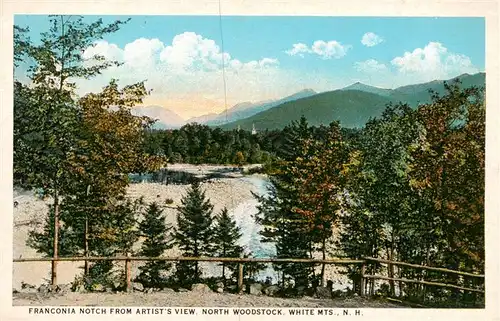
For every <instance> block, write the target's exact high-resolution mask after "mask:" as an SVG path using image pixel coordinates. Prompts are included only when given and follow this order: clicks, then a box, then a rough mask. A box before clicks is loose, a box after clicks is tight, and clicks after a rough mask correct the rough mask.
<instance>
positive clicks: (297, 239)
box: [255, 117, 313, 285]
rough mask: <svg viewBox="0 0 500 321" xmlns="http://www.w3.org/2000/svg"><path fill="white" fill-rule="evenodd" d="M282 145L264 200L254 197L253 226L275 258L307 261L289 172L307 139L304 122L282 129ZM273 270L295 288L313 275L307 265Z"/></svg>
mask: <svg viewBox="0 0 500 321" xmlns="http://www.w3.org/2000/svg"><path fill="white" fill-rule="evenodd" d="M284 136H285V141H286V145H285V146H282V148H281V151H280V155H281V159H280V160H279V161H278V162H277V164H276V165H275V170H274V172H273V173H272V175H271V177H270V181H271V183H272V185H271V187H270V189H269V191H268V196H258V195H256V198H257V199H258V200H259V203H260V205H259V206H258V209H259V213H258V214H257V215H256V217H255V219H256V222H257V223H258V224H260V225H262V226H263V229H262V231H261V235H262V236H263V241H264V242H274V243H275V244H276V253H277V257H278V258H290V257H293V258H310V257H311V256H312V251H313V246H312V245H313V244H312V239H311V238H310V236H309V235H308V234H307V220H306V219H305V218H304V217H302V216H301V215H299V214H298V213H296V212H295V211H294V210H293V209H294V208H295V207H296V206H297V202H298V201H299V194H298V190H297V188H296V186H294V180H295V177H294V173H292V169H293V166H294V163H295V162H296V160H297V158H299V157H303V156H304V155H303V152H304V150H305V149H304V148H303V146H304V144H305V142H306V141H307V140H308V139H310V138H311V130H310V127H309V126H308V124H307V120H306V119H305V118H304V117H302V118H301V120H300V122H293V123H292V124H291V125H290V126H288V127H287V128H285V130H284ZM273 266H274V269H275V270H278V271H281V272H282V273H283V278H282V282H283V283H285V282H286V281H288V280H290V279H292V280H293V281H294V283H295V284H296V285H299V284H305V283H308V281H309V277H310V276H311V274H312V273H313V269H312V267H311V265H310V264H295V265H291V264H281V263H280V264H273Z"/></svg>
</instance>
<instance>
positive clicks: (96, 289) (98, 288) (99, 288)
mask: <svg viewBox="0 0 500 321" xmlns="http://www.w3.org/2000/svg"><path fill="white" fill-rule="evenodd" d="M105 290H106V289H105V288H104V285H102V284H100V283H96V284H94V285H92V291H94V292H104V291H105Z"/></svg>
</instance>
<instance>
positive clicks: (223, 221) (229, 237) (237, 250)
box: [214, 208, 243, 281]
mask: <svg viewBox="0 0 500 321" xmlns="http://www.w3.org/2000/svg"><path fill="white" fill-rule="evenodd" d="M241 235H242V234H241V232H240V229H239V227H238V226H237V225H236V222H235V221H234V220H233V219H232V218H231V217H230V216H229V214H228V213H227V209H226V208H224V209H223V210H222V211H221V213H220V214H218V215H217V216H216V218H215V227H214V244H215V248H214V250H215V252H214V253H215V255H216V256H218V257H240V255H241V254H242V253H243V248H242V247H241V246H239V245H238V244H237V242H238V239H239V238H240V237H241ZM221 265H222V279H223V280H224V281H225V280H226V274H225V272H226V267H227V268H228V269H230V270H231V271H234V270H235V269H236V267H237V264H235V263H227V262H222V264H221Z"/></svg>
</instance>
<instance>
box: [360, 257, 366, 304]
mask: <svg viewBox="0 0 500 321" xmlns="http://www.w3.org/2000/svg"><path fill="white" fill-rule="evenodd" d="M365 272H366V261H365V262H363V263H362V264H361V282H360V283H361V284H360V289H359V295H360V296H364V295H365V287H366V286H365V284H366V279H365Z"/></svg>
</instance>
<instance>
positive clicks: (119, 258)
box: [13, 255, 365, 293]
mask: <svg viewBox="0 0 500 321" xmlns="http://www.w3.org/2000/svg"><path fill="white" fill-rule="evenodd" d="M53 261H58V262H59V261H66V262H89V261H125V278H126V280H127V291H131V290H132V273H131V270H132V269H131V266H132V261H197V262H231V263H238V292H239V293H242V292H243V265H244V264H245V263H310V264H338V265H349V264H363V263H364V262H365V261H364V260H349V259H325V260H321V259H293V258H286V259H279V258H232V257H189V256H181V257H148V256H136V257H132V256H129V255H127V256H76V257H57V258H54V257H44V258H19V259H14V260H13V262H15V263H20V262H53Z"/></svg>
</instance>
